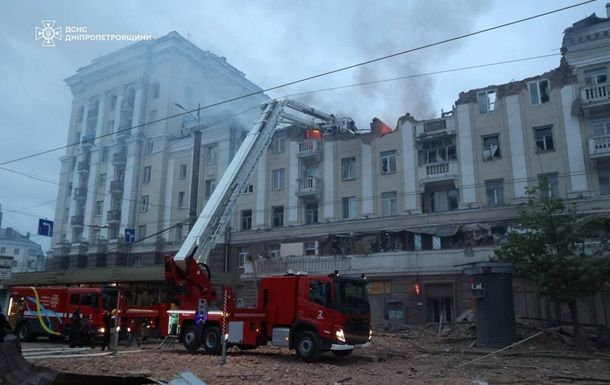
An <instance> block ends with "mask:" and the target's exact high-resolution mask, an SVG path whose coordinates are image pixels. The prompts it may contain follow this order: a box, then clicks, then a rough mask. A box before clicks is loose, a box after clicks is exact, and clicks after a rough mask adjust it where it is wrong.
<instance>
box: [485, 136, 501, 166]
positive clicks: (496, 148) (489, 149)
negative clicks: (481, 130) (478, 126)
mask: <svg viewBox="0 0 610 385" xmlns="http://www.w3.org/2000/svg"><path fill="white" fill-rule="evenodd" d="M494 159H500V139H499V135H490V136H484V137H483V160H484V161H488V160H494Z"/></svg>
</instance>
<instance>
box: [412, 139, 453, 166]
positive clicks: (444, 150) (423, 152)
mask: <svg viewBox="0 0 610 385" xmlns="http://www.w3.org/2000/svg"><path fill="white" fill-rule="evenodd" d="M419 147H420V150H419V164H420V165H423V164H430V163H445V162H449V161H454V160H457V152H456V147H455V137H454V136H447V137H445V138H441V139H435V140H427V141H424V142H421V143H420V144H419Z"/></svg>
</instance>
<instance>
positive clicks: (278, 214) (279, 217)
mask: <svg viewBox="0 0 610 385" xmlns="http://www.w3.org/2000/svg"><path fill="white" fill-rule="evenodd" d="M271 221H272V223H271V225H272V226H273V227H282V226H284V206H274V207H273V208H272V215H271Z"/></svg>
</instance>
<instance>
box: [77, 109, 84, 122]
mask: <svg viewBox="0 0 610 385" xmlns="http://www.w3.org/2000/svg"><path fill="white" fill-rule="evenodd" d="M84 115H85V107H82V106H81V108H79V109H78V114H77V116H76V121H77V122H82V121H83V116H84Z"/></svg>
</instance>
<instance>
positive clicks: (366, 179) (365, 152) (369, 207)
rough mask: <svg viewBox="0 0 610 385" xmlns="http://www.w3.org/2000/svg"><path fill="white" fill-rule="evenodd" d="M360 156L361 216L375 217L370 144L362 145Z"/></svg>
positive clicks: (371, 149) (372, 162)
mask: <svg viewBox="0 0 610 385" xmlns="http://www.w3.org/2000/svg"><path fill="white" fill-rule="evenodd" d="M360 149H361V153H360V156H361V158H362V161H361V163H362V168H361V169H360V170H361V171H360V172H361V175H362V178H361V179H362V215H370V216H371V217H375V215H376V213H375V205H374V203H375V192H374V189H373V186H374V185H375V183H374V180H373V164H374V161H373V148H372V146H371V145H370V144H364V143H362V145H361V147H360Z"/></svg>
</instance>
